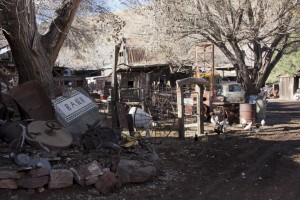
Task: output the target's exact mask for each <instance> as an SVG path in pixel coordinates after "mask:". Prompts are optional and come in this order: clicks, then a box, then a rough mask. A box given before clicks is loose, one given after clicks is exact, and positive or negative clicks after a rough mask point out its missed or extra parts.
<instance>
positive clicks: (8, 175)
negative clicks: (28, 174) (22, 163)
mask: <svg viewBox="0 0 300 200" xmlns="http://www.w3.org/2000/svg"><path fill="white" fill-rule="evenodd" d="M21 175H22V174H21V173H18V172H16V171H5V170H4V171H0V179H19V178H21Z"/></svg>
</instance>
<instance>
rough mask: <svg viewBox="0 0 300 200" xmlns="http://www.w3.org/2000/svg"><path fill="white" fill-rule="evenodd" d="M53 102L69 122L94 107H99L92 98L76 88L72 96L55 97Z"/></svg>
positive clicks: (57, 110)
mask: <svg viewBox="0 0 300 200" xmlns="http://www.w3.org/2000/svg"><path fill="white" fill-rule="evenodd" d="M53 103H54V108H55V110H56V112H58V113H59V115H60V116H61V117H63V118H64V120H66V121H67V122H70V121H72V120H73V119H75V118H78V117H79V116H81V115H82V114H84V113H85V112H87V111H89V110H91V109H92V108H94V107H97V105H96V104H95V103H94V102H93V101H92V100H91V99H90V98H88V97H87V96H85V95H84V94H82V93H80V92H78V91H76V90H73V91H72V95H71V97H70V98H65V97H62V96H60V97H58V98H57V99H55V101H54V102H53Z"/></svg>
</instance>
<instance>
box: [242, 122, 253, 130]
mask: <svg viewBox="0 0 300 200" xmlns="http://www.w3.org/2000/svg"><path fill="white" fill-rule="evenodd" d="M251 129H252V122H250V123H249V124H247V125H246V126H245V127H244V130H249V132H250V131H251Z"/></svg>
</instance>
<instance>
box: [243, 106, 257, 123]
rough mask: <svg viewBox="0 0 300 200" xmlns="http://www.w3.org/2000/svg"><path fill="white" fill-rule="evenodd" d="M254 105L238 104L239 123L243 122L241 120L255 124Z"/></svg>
mask: <svg viewBox="0 0 300 200" xmlns="http://www.w3.org/2000/svg"><path fill="white" fill-rule="evenodd" d="M255 113H256V106H255V104H250V103H241V104H240V123H242V122H243V120H242V119H244V120H246V123H250V122H252V123H255Z"/></svg>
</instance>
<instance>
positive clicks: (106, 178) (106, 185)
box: [95, 171, 117, 194]
mask: <svg viewBox="0 0 300 200" xmlns="http://www.w3.org/2000/svg"><path fill="white" fill-rule="evenodd" d="M116 182H117V180H116V176H115V174H114V173H112V172H110V171H108V172H105V174H103V175H102V176H101V177H100V178H99V180H98V181H97V183H96V184H95V186H96V188H97V190H99V191H100V192H101V193H102V194H108V193H109V192H111V191H113V190H114V189H115V184H116Z"/></svg>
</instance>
